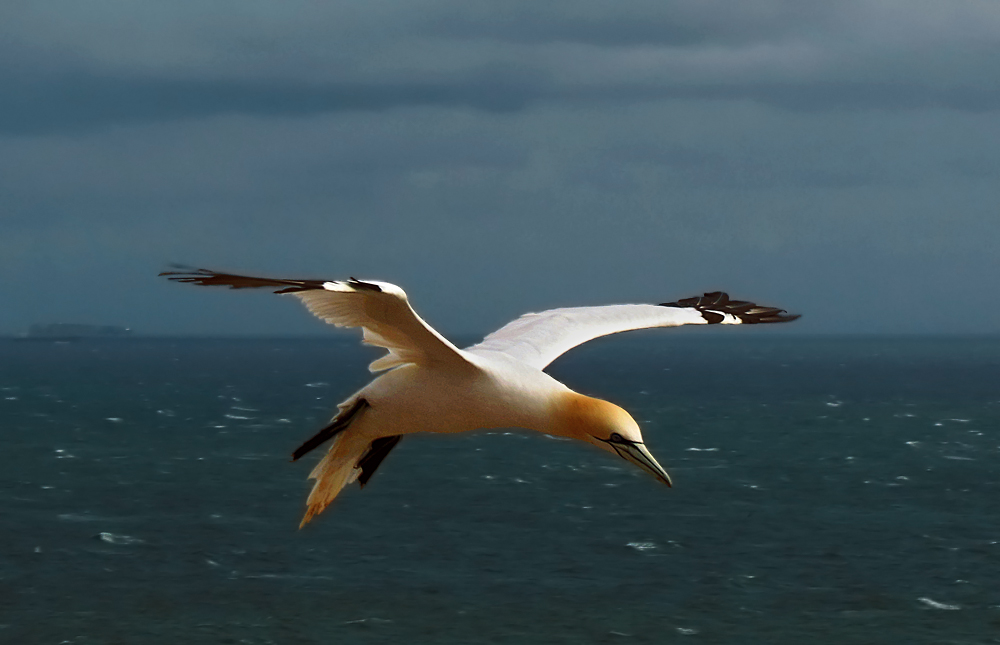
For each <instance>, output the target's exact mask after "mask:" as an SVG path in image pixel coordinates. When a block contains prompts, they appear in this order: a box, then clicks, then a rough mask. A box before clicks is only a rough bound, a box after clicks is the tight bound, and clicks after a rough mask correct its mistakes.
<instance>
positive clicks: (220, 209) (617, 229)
mask: <svg viewBox="0 0 1000 645" xmlns="http://www.w3.org/2000/svg"><path fill="white" fill-rule="evenodd" d="M998 70H1000V3H998V2H995V1H993V0H984V1H973V0H948V1H947V2H942V1H940V0H933V1H921V0H870V1H852V0H841V1H839V2H829V3H821V2H801V0H796V1H789V2H783V1H768V0H755V1H754V2H746V1H745V0H737V1H731V2H730V1H713V0H680V1H671V0H649V1H646V0H642V1H636V2H594V1H592V0H571V1H570V0H566V1H553V2H544V3H542V2H536V1H529V0H523V1H522V0H505V1H504V2H478V1H475V0H405V1H394V0H366V1H365V2H315V1H312V0H310V1H296V0H284V1H282V2H276V1H273V0H272V1H268V2H264V1H255V0H239V1H232V2H212V1H206V0H197V1H190V0H174V1H173V2H169V3H136V2H131V1H125V0H106V1H104V2H88V3H80V2H44V3H42V2H22V1H12V2H5V3H3V4H2V5H0V87H2V88H3V90H2V92H0V277H2V280H0V334H10V333H16V332H18V331H21V330H23V329H24V328H25V327H27V325H28V324H30V323H32V322H56V321H65V322H90V323H109V324H123V325H130V326H132V327H134V328H135V329H136V330H137V331H139V332H142V333H150V334H172V333H183V334H192V333H208V334H224V333H239V334H298V333H318V332H321V331H323V329H322V325H321V324H320V323H318V322H314V321H312V320H311V319H310V317H309V316H308V315H307V314H306V313H305V312H304V311H303V310H300V308H299V307H298V305H297V303H295V302H292V301H287V302H286V301H283V300H282V299H280V298H278V297H277V296H266V295H264V294H260V295H258V294H253V293H248V292H229V291H223V290H206V289H198V288H195V287H190V286H186V285H177V284H172V283H166V282H165V281H163V279H162V278H160V279H158V278H156V273H157V272H158V271H160V270H163V269H164V268H165V267H166V265H167V264H168V263H169V262H182V263H187V264H192V265H197V266H206V267H209V268H217V269H225V270H231V271H243V272H248V273H257V274H264V275H273V276H278V277H319V278H345V277H347V276H357V277H359V278H373V279H382V280H387V281H390V282H394V283H397V284H399V285H400V286H402V287H403V288H404V289H406V291H407V292H408V293H409V295H410V299H411V301H412V302H413V304H414V306H415V307H416V309H417V310H418V311H419V312H420V313H421V314H422V315H423V316H424V317H425V318H426V319H427V320H428V321H429V322H431V323H432V324H434V325H435V326H436V327H438V328H439V329H440V330H442V332H444V333H452V334H457V333H462V334H465V333H475V332H485V331H488V330H490V329H491V328H493V327H496V326H499V325H500V324H502V323H503V322H505V321H506V320H508V319H510V318H512V317H514V316H516V315H518V314H520V313H522V312H524V311H529V310H538V309H545V308H549V307H552V306H565V305H576V304H601V303H614V302H661V301H664V300H674V299H676V298H681V297H685V296H689V295H695V294H698V293H700V292H702V291H705V290H714V289H723V290H727V291H729V292H730V293H731V294H732V295H733V296H734V297H738V298H742V299H753V300H757V301H758V302H763V303H766V304H769V305H777V306H781V307H785V308H787V309H789V310H791V311H793V312H795V313H802V314H804V317H803V319H802V320H801V321H799V322H798V323H796V324H795V327H796V329H795V331H797V332H808V333H891V332H901V333H998V332H1000V290H998V287H997V285H998V283H1000V253H998V242H1000V120H998V116H1000V73H998ZM789 331H792V330H791V328H789Z"/></svg>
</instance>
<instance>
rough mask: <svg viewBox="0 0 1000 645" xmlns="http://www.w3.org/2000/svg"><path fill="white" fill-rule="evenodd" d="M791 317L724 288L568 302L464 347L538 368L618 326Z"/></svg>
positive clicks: (764, 320) (773, 320)
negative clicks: (621, 301) (648, 298)
mask: <svg viewBox="0 0 1000 645" xmlns="http://www.w3.org/2000/svg"><path fill="white" fill-rule="evenodd" d="M796 318H799V316H791V315H786V314H785V310H784V309H775V308H773V307H760V306H757V305H755V304H754V303H752V302H745V301H742V300H730V299H729V296H728V295H727V294H725V293H722V292H721V291H716V292H713V293H706V294H705V295H704V296H701V297H695V298H685V299H684V300H679V301H677V302H664V303H662V304H659V305H609V306H606V307H570V308H566V309H550V310H549V311H543V312H541V313H537V314H525V315H523V316H521V317H520V318H518V319H517V320H514V321H512V322H510V323H508V324H506V325H504V326H503V327H501V328H500V329H498V330H497V331H495V332H493V333H492V334H490V335H489V336H487V337H486V338H485V339H483V342H481V343H479V344H478V345H473V346H472V347H469V348H467V350H466V351H470V352H473V353H480V352H503V353H504V354H507V355H509V356H512V357H514V358H516V359H518V360H519V361H522V362H524V363H527V364H529V365H532V366H533V367H536V368H538V369H544V368H545V366H546V365H548V364H549V363H551V362H552V361H554V360H555V359H556V358H558V357H559V356H561V355H562V354H563V353H565V352H567V351H569V350H570V349H573V348H574V347H576V346H577V345H580V344H582V343H585V342H587V341H588V340H593V339H594V338H599V337H600V336H607V335H609V334H617V333H619V332H623V331H631V330H633V329H647V328H650V327H679V326H680V325H710V324H723V325H741V324H742V325H748V324H757V323H777V322H790V321H792V320H795V319H796Z"/></svg>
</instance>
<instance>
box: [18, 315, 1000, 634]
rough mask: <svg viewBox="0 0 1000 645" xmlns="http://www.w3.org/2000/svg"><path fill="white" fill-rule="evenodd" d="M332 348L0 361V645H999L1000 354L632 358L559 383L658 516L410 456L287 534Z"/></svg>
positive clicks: (607, 470)
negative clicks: (645, 467)
mask: <svg viewBox="0 0 1000 645" xmlns="http://www.w3.org/2000/svg"><path fill="white" fill-rule="evenodd" d="M377 355H378V354H377V353H373V352H372V351H371V350H367V349H364V348H358V347H355V346H354V345H353V343H349V342H341V341H340V340H330V341H325V340H227V341H210V340H125V341H104V342H99V343H89V342H79V343H68V344H66V343H51V342H25V341H20V342H19V341H0V433H2V438H3V451H2V457H0V491H2V493H0V505H2V506H0V544H2V549H0V641H2V642H10V643H29V642H30V643H53V644H57V643H79V644H84V643H180V642H184V643H251V644H266V643H281V644H284V643H335V642H341V643H383V642H384V643H404V642H406V643H473V642H476V643H478V642H483V643H580V642H590V643H671V642H677V643H698V642H702V643H801V642H803V641H804V639H807V638H808V639H809V641H808V642H811V643H827V642H829V643H844V642H865V643H900V642H906V643H942V642H948V643H997V642H1000V340H996V339H985V340H983V339H980V340H974V339H963V340H948V339H906V340H892V339H826V340H817V339H798V338H779V336H776V335H767V334H752V335H751V334H746V335H743V336H739V335H737V334H731V335H728V336H721V335H705V334H697V333H683V330H678V332H673V333H662V334H640V335H638V336H632V337H628V338H614V339H605V340H603V341H600V342H597V343H594V344H593V345H590V346H587V347H584V348H580V349H578V350H574V352H572V353H570V354H569V355H567V356H565V357H563V358H562V359H560V360H559V361H558V362H557V363H555V364H554V365H553V366H552V368H551V373H552V374H553V375H554V376H556V377H557V378H560V379H562V380H564V381H565V382H566V383H567V384H569V385H570V386H571V387H573V388H574V389H576V390H578V391H581V392H583V393H586V394H591V395H596V396H601V397H602V398H607V399H609V400H612V401H614V402H616V403H618V404H620V405H622V406H624V407H625V408H626V409H628V410H630V411H631V412H632V414H633V416H635V418H636V419H637V420H638V421H639V423H640V425H641V426H642V428H643V432H644V434H645V438H646V442H647V445H648V446H649V447H650V449H651V451H652V452H653V454H654V455H656V457H657V458H658V459H659V461H660V463H662V464H663V465H664V466H665V467H666V468H667V470H668V471H669V472H670V473H671V475H672V476H673V478H674V482H675V487H674V488H673V489H669V488H667V487H665V486H663V485H662V484H659V483H658V482H656V481H655V480H654V479H653V478H652V477H650V476H648V475H646V474H644V473H642V472H640V471H639V470H638V469H636V468H634V467H632V466H630V465H629V464H627V463H626V462H624V461H622V460H620V459H616V458H615V457H614V456H612V455H608V454H605V453H602V452H600V451H598V450H596V449H594V448H591V447H588V446H584V445H578V444H576V443H573V442H569V441H563V440H558V439H553V438H549V437H545V436H541V435H537V434H531V433H527V432H508V431H504V430H500V431H496V432H480V433H475V434H468V435H459V436H447V437H435V436H415V437H406V438H405V439H404V441H402V442H401V443H400V445H399V447H398V448H396V450H395V451H394V452H393V453H392V454H391V455H390V456H389V457H388V458H387V459H386V461H385V462H384V464H383V465H382V467H381V469H380V470H379V472H378V473H377V474H376V475H375V476H374V477H373V478H372V480H371V482H370V483H369V486H368V487H367V488H366V489H365V490H363V491H361V490H358V489H357V487H356V486H352V487H351V488H349V489H348V490H347V491H346V492H345V493H344V494H343V495H342V496H341V497H340V498H339V499H338V500H337V502H336V503H335V504H334V506H333V507H331V508H330V509H329V510H328V511H327V512H326V513H324V514H323V515H322V516H320V517H319V518H318V519H317V520H316V521H314V523H313V524H311V525H310V526H308V527H307V528H306V529H305V530H302V531H299V530H297V528H296V527H297V524H298V520H299V518H300V516H301V513H302V512H303V510H304V503H305V496H306V494H307V492H308V488H309V484H308V483H307V482H306V480H305V478H306V475H307V474H308V471H309V469H310V467H311V465H312V463H314V462H315V460H316V456H315V455H310V456H309V457H307V458H306V459H304V460H303V462H307V463H289V456H290V454H291V452H292V450H293V449H294V448H295V447H296V446H297V445H298V444H299V443H300V442H301V441H302V440H304V439H306V438H308V437H309V436H310V435H311V434H312V433H313V432H314V431H315V430H316V429H318V428H319V427H320V426H321V425H322V424H323V423H324V422H325V421H326V420H327V419H328V418H329V416H330V414H331V411H332V410H333V408H334V406H335V405H336V404H337V403H338V402H339V401H340V400H342V399H343V398H345V397H346V396H347V395H348V394H350V393H351V392H352V391H353V390H354V389H356V388H358V387H360V386H362V385H363V384H364V383H365V382H366V381H367V379H368V375H367V373H366V372H365V366H366V365H367V363H368V361H370V360H371V359H372V358H373V356H377Z"/></svg>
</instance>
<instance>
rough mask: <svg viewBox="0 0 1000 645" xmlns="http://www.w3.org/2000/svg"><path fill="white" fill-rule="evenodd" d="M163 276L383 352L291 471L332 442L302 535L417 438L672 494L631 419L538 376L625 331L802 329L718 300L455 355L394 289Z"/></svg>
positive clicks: (566, 318)
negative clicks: (599, 454)
mask: <svg viewBox="0 0 1000 645" xmlns="http://www.w3.org/2000/svg"><path fill="white" fill-rule="evenodd" d="M160 275H162V276H166V277H167V278H168V279H169V280H174V281H176V282H189V283H192V284H198V285H204V286H226V287H229V288H231V289H252V288H270V289H275V291H274V293H279V294H290V295H293V296H295V297H297V298H299V299H300V300H301V301H302V302H303V303H305V306H306V307H307V308H308V309H309V311H311V312H312V313H313V314H315V315H316V316H318V317H319V318H322V319H323V320H325V321H326V322H328V323H331V324H333V325H336V326H337V327H361V329H362V334H363V342H364V343H365V344H368V345H375V346H377V347H383V348H385V349H386V350H388V353H386V354H384V355H383V356H381V357H380V358H378V359H376V360H375V361H374V362H373V363H372V364H371V365H369V370H371V371H372V372H382V371H384V372H385V373H383V374H381V375H380V376H378V377H376V378H375V379H374V380H373V381H371V382H370V383H369V384H368V385H366V386H365V387H363V388H361V390H359V391H358V392H356V393H354V394H353V395H351V396H350V397H348V398H347V400H345V401H344V402H343V403H341V404H340V405H339V406H338V408H339V411H338V413H337V414H336V416H334V418H333V419H332V420H331V421H330V423H329V424H327V425H326V426H325V427H324V428H322V429H321V430H320V431H319V432H318V433H316V435H315V436H313V437H312V438H311V439H309V440H308V441H306V442H305V443H304V444H302V446H300V447H299V448H298V449H297V450H295V452H294V453H292V460H293V461H294V460H298V459H299V458H301V457H302V456H303V455H305V454H306V453H308V452H310V451H311V450H313V449H315V448H317V447H319V446H320V445H322V444H323V443H325V442H327V441H331V440H332V443H331V445H330V448H329V450H328V451H327V453H326V456H325V457H323V459H322V460H321V461H320V462H319V463H318V464H317V465H316V467H315V468H314V469H313V470H312V472H311V473H310V475H309V477H310V479H315V480H316V483H315V485H314V486H313V489H312V491H311V492H310V493H309V498H308V500H307V502H306V503H307V509H306V513H305V516H304V517H303V519H302V523H301V524H300V527H301V526H305V524H306V523H308V522H309V520H310V519H312V518H313V517H314V516H315V515H317V514H319V513H321V512H322V511H323V510H324V509H325V508H326V507H327V506H329V505H330V502H332V501H333V500H334V498H335V497H337V495H338V494H339V493H340V491H341V489H343V487H344V486H345V485H347V484H350V483H352V482H354V481H357V482H358V483H359V484H360V485H361V486H362V487H364V486H365V484H367V483H368V480H369V479H370V478H371V476H372V474H373V473H374V472H375V470H376V469H377V468H378V466H379V464H381V463H382V460H383V459H385V457H386V455H388V454H389V452H390V451H391V450H392V449H393V448H394V447H395V446H396V444H398V443H399V441H400V439H402V438H403V437H404V436H405V435H409V434H414V433H417V432H438V433H454V432H466V431H468V430H477V429H486V428H509V427H518V428H526V429H529V430H535V431H537V432H542V433H545V434H549V435H558V436H562V437H569V438H571V439H578V440H580V441H584V442H586V443H589V444H592V445H594V446H597V447H598V448H601V449H603V450H606V451H608V452H611V453H613V454H617V455H618V456H619V457H622V458H623V459H625V460H626V461H629V462H631V463H632V464H635V465H636V466H638V467H639V468H641V469H643V470H645V471H646V472H648V473H650V474H651V475H653V476H654V477H656V478H657V479H658V480H660V481H661V482H663V483H664V484H666V485H667V486H670V485H671V481H670V475H668V474H667V471H666V470H664V469H663V467H662V466H661V465H660V464H659V463H657V461H656V459H655V458H654V457H653V455H652V454H650V452H649V450H647V449H646V446H645V444H644V443H643V440H642V434H641V433H640V432H639V426H638V425H637V424H636V422H635V420H634V419H633V418H632V417H631V415H629V413H628V412H626V411H625V410H623V409H622V408H620V407H618V406H617V405H615V404H613V403H609V402H608V401H603V400H601V399H596V398H592V397H589V396H585V395H583V394H578V393H576V392H574V391H573V390H571V389H569V388H568V387H566V386H565V385H563V384H562V383H560V382H559V381H557V380H556V379H554V378H552V377H551V376H549V375H548V374H546V373H545V372H544V371H543V370H544V369H545V367H546V366H548V364H549V363H551V362H552V361H553V360H555V359H556V358H557V357H559V356H560V355H562V354H563V353H564V352H566V351H568V350H570V349H572V348H574V347H576V346H577V345H580V344H582V343H585V342H587V341H589V340H592V339H594V338H598V337H600V336H607V335H609V334H617V333H619V332H624V331H630V330H633V329H646V328H651V327H677V326H680V325H714V324H722V325H740V324H743V325H746V324H758V323H781V322H789V321H792V320H795V319H796V318H799V316H797V315H787V314H786V313H785V310H783V309H776V308H773V307H761V306H758V305H755V304H754V303H752V302H745V301H741V300H730V299H729V296H728V295H727V294H725V293H723V292H721V291H716V292H713V293H706V294H705V295H703V296H700V297H693V298H684V299H682V300H678V301H676V302H664V303H661V304H659V305H649V304H646V305H609V306H603V307H570V308H563V309H550V310H548V311H543V312H541V313H529V314H525V315H523V316H521V317H520V318H518V319H516V320H514V321H512V322H510V323H508V324H507V325H505V326H504V327H501V328H500V329H498V330H497V331H495V332H493V333H492V334H490V335H489V336H487V337H486V338H485V339H483V341H482V342H481V343H479V344H477V345H473V346H471V347H467V348H465V349H459V348H458V347H456V346H455V345H453V344H452V343H451V342H449V341H448V340H447V339H446V338H444V337H443V336H442V335H441V334H439V333H438V332H436V331H435V330H434V329H433V328H432V327H431V326H430V325H428V324H427V323H425V322H424V321H423V320H422V319H421V318H420V316H418V315H417V314H416V312H415V311H414V310H413V308H412V307H411V306H410V303H409V301H408V300H407V297H406V294H405V293H404V292H403V290H402V289H400V288H399V287H397V286H396V285H394V284H389V283H387V282H378V281H374V280H357V279H355V278H350V279H349V280H343V281H339V280H282V279H271V278H254V277H249V276H242V275H233V274H229V273H219V272H216V271H209V270H207V269H187V268H183V269H182V270H177V271H166V272H164V273H161V274H160Z"/></svg>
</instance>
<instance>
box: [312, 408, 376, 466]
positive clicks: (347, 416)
mask: <svg viewBox="0 0 1000 645" xmlns="http://www.w3.org/2000/svg"><path fill="white" fill-rule="evenodd" d="M368 407H371V406H369V405H368V401H365V400H364V399H358V400H357V401H355V402H354V405H352V406H351V407H349V408H347V409H346V410H341V412H340V414H338V415H337V416H336V417H334V418H333V421H331V422H330V423H329V424H328V425H327V426H326V427H325V428H323V429H322V430H320V431H319V432H317V433H316V434H315V435H313V436H312V438H311V439H309V440H308V441H306V442H305V443H304V444H302V445H301V446H299V447H298V448H296V449H295V452H293V453H292V461H298V460H299V458H301V457H302V456H303V455H305V454H306V453H308V452H310V451H312V450H315V449H316V448H318V447H319V446H320V445H322V444H323V443H324V442H325V441H329V440H330V439H333V438H334V437H336V436H337V435H338V434H340V433H341V432H343V431H344V430H346V429H347V426H349V425H351V422H352V421H354V417H356V416H358V415H359V414H361V412H362V411H364V409H365V408H368Z"/></svg>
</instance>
